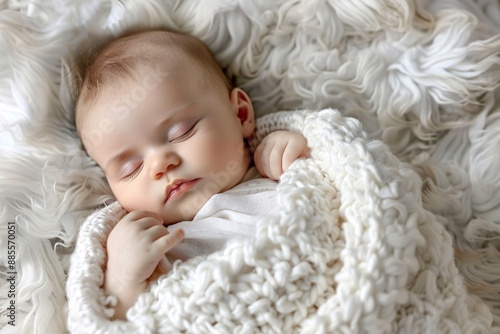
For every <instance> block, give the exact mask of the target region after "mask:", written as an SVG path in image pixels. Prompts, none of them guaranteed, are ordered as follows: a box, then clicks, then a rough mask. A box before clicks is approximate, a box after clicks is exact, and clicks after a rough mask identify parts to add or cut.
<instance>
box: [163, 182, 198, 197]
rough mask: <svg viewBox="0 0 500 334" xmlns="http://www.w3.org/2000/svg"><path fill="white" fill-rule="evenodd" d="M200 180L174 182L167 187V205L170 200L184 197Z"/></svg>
mask: <svg viewBox="0 0 500 334" xmlns="http://www.w3.org/2000/svg"><path fill="white" fill-rule="evenodd" d="M199 180H200V179H192V180H174V182H172V183H171V184H169V185H168V186H167V190H166V191H165V193H166V197H165V203H167V201H168V200H170V199H175V198H177V197H179V196H180V195H182V194H183V193H184V192H185V191H187V190H189V189H191V187H193V186H194V185H195V184H196V183H198V181H199Z"/></svg>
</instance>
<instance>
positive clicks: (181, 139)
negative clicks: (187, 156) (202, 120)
mask: <svg viewBox="0 0 500 334" xmlns="http://www.w3.org/2000/svg"><path fill="white" fill-rule="evenodd" d="M198 122H199V121H197V122H195V123H194V124H193V126H192V127H191V128H189V130H187V131H186V132H184V133H183V134H182V135H180V136H179V137H177V138H174V139H172V140H170V142H171V143H175V142H179V141H183V140H185V139H187V137H189V136H190V135H191V132H193V130H194V127H195V126H196V124H198Z"/></svg>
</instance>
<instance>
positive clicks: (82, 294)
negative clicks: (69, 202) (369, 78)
mask: <svg viewBox="0 0 500 334" xmlns="http://www.w3.org/2000/svg"><path fill="white" fill-rule="evenodd" d="M257 129H258V130H257V133H256V136H255V140H254V141H253V145H254V146H255V144H256V143H258V142H259V141H260V139H261V138H263V136H265V135H266V134H267V133H269V132H271V131H275V130H284V129H288V130H291V131H297V132H302V133H303V134H304V136H305V137H306V138H307V140H308V145H309V146H310V148H311V158H309V159H305V160H304V159H302V160H298V161H297V162H295V163H294V164H293V165H292V166H291V167H290V168H289V169H288V170H287V171H286V172H285V173H284V174H283V176H282V178H281V180H280V184H279V186H278V189H277V191H278V202H279V212H280V215H279V216H273V217H271V218H269V219H262V220H260V221H257V222H256V224H257V233H256V238H255V239H246V240H232V241H231V242H229V243H228V245H227V247H226V248H225V249H224V250H222V251H219V252H217V253H214V254H211V255H208V256H206V257H198V258H194V259H191V260H189V261H187V262H184V263H181V262H176V263H175V264H174V268H173V269H172V271H171V272H170V273H169V274H167V275H165V276H162V277H161V278H160V279H159V280H158V281H157V282H156V283H154V284H153V285H152V286H151V287H150V290H149V291H148V292H146V293H144V294H142V295H141V296H140V297H139V299H138V301H137V302H136V304H135V305H134V306H133V307H132V308H131V309H130V310H129V312H128V314H127V318H128V321H110V320H109V317H110V316H112V314H113V308H112V306H113V303H114V301H115V299H114V297H112V296H105V295H104V293H103V291H102V289H101V288H100V286H101V284H102V280H103V265H104V263H105V260H106V253H105V248H104V245H105V242H106V238H107V235H108V234H109V232H110V231H111V229H112V227H113V226H114V224H115V223H116V222H117V221H118V220H119V218H121V216H122V215H123V214H124V211H123V209H122V208H121V207H120V206H119V205H118V204H117V203H114V204H112V205H110V206H108V207H105V208H103V209H101V210H99V211H97V212H95V213H94V214H93V215H91V216H90V217H89V218H88V219H87V220H86V222H85V224H84V225H83V226H82V228H81V231H80V235H79V239H78V244H77V247H76V250H75V252H74V254H73V256H72V263H71V268H70V273H69V279H68V285H67V292H68V297H69V329H70V330H71V331H72V332H74V333H135V332H137V333H176V332H189V333H295V332H301V333H333V332H335V333H341V332H343V333H346V332H353V333H371V334H372V333H386V332H397V333H417V332H419V333H421V332H427V333H437V332H439V333H444V332H460V331H462V332H464V333H465V332H466V333H471V332H478V333H486V332H491V331H492V330H493V329H492V328H491V322H492V316H491V313H490V312H489V310H488V309H487V307H486V306H485V305H484V304H483V303H482V302H480V301H479V300H478V299H477V297H471V296H469V295H468V293H467V292H466V289H465V288H464V285H463V281H462V278H461V276H460V275H459V274H458V271H457V269H456V267H455V264H454V259H453V252H452V249H453V247H452V242H451V238H450V236H449V235H448V233H447V232H446V231H445V230H444V229H443V227H442V226H441V225H440V224H438V223H437V221H436V218H435V217H434V216H433V215H432V214H431V213H429V212H428V211H426V210H424V209H423V208H422V201H421V187H420V185H421V182H420V179H419V177H418V176H417V174H415V173H414V172H413V171H412V170H411V169H410V168H408V166H405V165H404V164H403V163H401V162H400V161H399V160H398V159H397V158H395V157H394V156H393V155H392V154H391V153H390V151H389V149H388V148H387V147H386V146H385V145H384V144H383V143H382V142H380V141H373V140H369V139H368V138H367V135H366V134H365V133H364V132H363V130H362V127H361V124H360V122H359V121H357V120H355V119H353V118H346V117H342V116H341V115H340V113H339V112H337V111H335V110H331V109H328V110H323V111H320V112H317V113H315V112H312V111H296V112H279V113H275V114H271V115H268V116H265V117H264V118H261V119H259V120H258V124H257Z"/></svg>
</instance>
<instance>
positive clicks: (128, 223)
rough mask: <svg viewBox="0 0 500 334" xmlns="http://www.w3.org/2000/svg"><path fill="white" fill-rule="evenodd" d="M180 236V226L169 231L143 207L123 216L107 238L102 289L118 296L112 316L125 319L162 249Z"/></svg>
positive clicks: (155, 264)
mask: <svg viewBox="0 0 500 334" xmlns="http://www.w3.org/2000/svg"><path fill="white" fill-rule="evenodd" d="M183 237H184V232H183V231H182V230H176V231H175V232H173V233H172V234H169V233H168V231H167V229H166V228H165V226H163V221H162V219H161V218H160V217H159V216H158V215H156V214H154V213H152V212H147V211H133V212H130V213H129V214H128V215H126V216H125V217H123V218H122V219H121V220H120V221H119V222H118V224H116V226H115V228H114V229H113V230H112V231H111V233H110V234H109V237H108V241H107V253H108V262H107V266H106V271H105V273H104V289H105V290H107V291H108V293H110V294H112V295H114V296H116V297H117V299H118V304H117V305H116V308H115V316H114V318H115V319H125V314H126V313H127V310H128V309H129V308H130V307H131V306H132V305H134V303H135V302H136V300H137V297H139V295H140V294H141V293H143V292H144V291H146V288H147V286H148V279H149V278H150V277H151V275H152V274H153V272H154V271H155V269H156V268H157V267H161V263H162V262H161V261H163V260H166V258H165V253H166V252H167V251H168V250H170V249H171V248H173V247H174V246H175V245H177V244H178V243H179V242H180V241H181V240H182V238H183Z"/></svg>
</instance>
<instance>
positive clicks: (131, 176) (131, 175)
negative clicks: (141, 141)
mask: <svg viewBox="0 0 500 334" xmlns="http://www.w3.org/2000/svg"><path fill="white" fill-rule="evenodd" d="M141 169H142V164H141V165H140V166H138V167H137V168H136V169H134V171H133V172H132V173H130V174H129V175H127V176H124V177H122V179H121V180H120V181H123V182H126V181H129V180H131V179H132V178H134V177H135V176H136V175H137V174H138V173H139V172H140V171H141Z"/></svg>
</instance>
